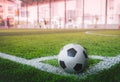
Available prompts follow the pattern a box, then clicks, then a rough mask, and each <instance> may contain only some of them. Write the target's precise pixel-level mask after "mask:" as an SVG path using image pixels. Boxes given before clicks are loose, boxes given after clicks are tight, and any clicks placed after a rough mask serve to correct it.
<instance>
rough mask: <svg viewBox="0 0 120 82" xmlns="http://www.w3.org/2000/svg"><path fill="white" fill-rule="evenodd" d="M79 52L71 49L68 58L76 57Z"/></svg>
mask: <svg viewBox="0 0 120 82" xmlns="http://www.w3.org/2000/svg"><path fill="white" fill-rule="evenodd" d="M76 53H77V51H76V50H75V49H74V48H71V49H69V50H68V51H67V54H68V56H70V57H75V55H76Z"/></svg>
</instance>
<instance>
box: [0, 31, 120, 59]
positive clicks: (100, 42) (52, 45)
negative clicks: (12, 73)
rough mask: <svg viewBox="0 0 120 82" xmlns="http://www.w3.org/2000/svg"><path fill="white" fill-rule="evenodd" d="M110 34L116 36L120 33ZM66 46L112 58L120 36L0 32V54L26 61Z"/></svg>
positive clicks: (76, 32) (66, 32)
mask: <svg viewBox="0 0 120 82" xmlns="http://www.w3.org/2000/svg"><path fill="white" fill-rule="evenodd" d="M96 32H99V31H96ZM102 32H106V30H105V31H103V30H102ZM99 33H100V32H99ZM109 33H110V32H109ZM112 33H113V34H115V33H117V34H118V33H120V30H113V31H111V34H112ZM69 43H77V44H80V45H82V46H83V47H85V48H86V49H87V52H88V54H95V55H103V56H106V55H107V56H115V55H118V54H119V53H120V47H119V45H120V36H116V37H105V36H95V35H89V34H85V31H84V30H82V31H81V30H0V52H4V53H8V54H12V55H16V56H20V57H24V58H28V59H31V58H37V57H43V56H50V55H57V54H58V53H59V51H60V49H61V48H62V47H63V46H64V45H66V44H69Z"/></svg>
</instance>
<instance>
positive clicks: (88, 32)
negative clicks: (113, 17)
mask: <svg viewBox="0 0 120 82" xmlns="http://www.w3.org/2000/svg"><path fill="white" fill-rule="evenodd" d="M85 33H86V34H93V35H99V36H120V35H114V34H113V35H111V34H97V33H93V31H86V32H85Z"/></svg>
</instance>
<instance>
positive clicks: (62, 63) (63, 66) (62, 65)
mask: <svg viewBox="0 0 120 82" xmlns="http://www.w3.org/2000/svg"><path fill="white" fill-rule="evenodd" d="M60 66H61V67H62V68H63V69H65V68H66V65H65V63H64V61H60Z"/></svg>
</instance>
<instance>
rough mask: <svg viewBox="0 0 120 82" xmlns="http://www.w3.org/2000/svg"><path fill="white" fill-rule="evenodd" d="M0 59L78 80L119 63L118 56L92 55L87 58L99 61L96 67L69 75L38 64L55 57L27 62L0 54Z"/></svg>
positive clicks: (54, 68) (58, 68)
mask: <svg viewBox="0 0 120 82" xmlns="http://www.w3.org/2000/svg"><path fill="white" fill-rule="evenodd" d="M0 57H1V58H4V59H8V60H11V61H14V62H18V63H21V64H26V65H30V66H32V67H35V68H37V69H39V70H42V71H45V72H50V73H53V74H59V75H68V76H75V77H78V78H85V77H87V76H88V75H92V74H96V73H98V72H99V71H102V70H104V69H109V68H111V66H113V65H115V64H117V63H119V62H120V55H118V56H116V57H103V56H94V55H92V56H89V58H92V59H100V60H101V61H100V62H99V63H97V64H96V65H94V66H91V67H89V68H88V69H87V70H86V71H85V72H83V73H80V74H69V73H66V72H64V71H63V70H62V69H61V68H60V67H55V66H52V65H49V64H45V63H42V62H40V61H44V60H51V59H57V56H48V57H41V58H36V59H31V60H27V59H24V58H20V57H16V56H12V55H9V54H4V53H0Z"/></svg>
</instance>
